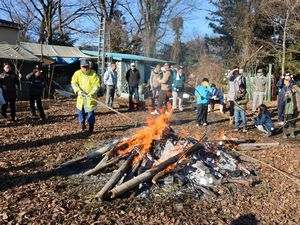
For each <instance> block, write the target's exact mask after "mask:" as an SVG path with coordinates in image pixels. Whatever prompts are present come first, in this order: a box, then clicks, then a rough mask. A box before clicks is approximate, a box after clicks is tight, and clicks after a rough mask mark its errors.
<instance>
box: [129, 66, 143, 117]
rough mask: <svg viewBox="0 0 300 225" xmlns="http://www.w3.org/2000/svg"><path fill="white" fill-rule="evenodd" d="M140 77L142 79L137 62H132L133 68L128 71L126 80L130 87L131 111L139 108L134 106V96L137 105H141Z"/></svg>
mask: <svg viewBox="0 0 300 225" xmlns="http://www.w3.org/2000/svg"><path fill="white" fill-rule="evenodd" d="M140 79H141V75H140V72H139V71H138V69H136V66H135V63H131V68H130V69H129V70H128V71H127V72H126V81H127V83H128V89H129V111H132V110H137V108H135V107H134V103H133V100H132V97H133V96H134V99H135V103H136V104H137V106H138V105H139V101H140V97H139V83H140Z"/></svg>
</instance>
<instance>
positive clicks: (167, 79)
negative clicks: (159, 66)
mask: <svg viewBox="0 0 300 225" xmlns="http://www.w3.org/2000/svg"><path fill="white" fill-rule="evenodd" d="M158 82H159V83H160V85H161V87H160V91H159V96H158V109H159V113H166V114H169V112H168V106H169V98H170V96H171V87H172V75H171V71H170V69H169V64H168V63H165V64H164V67H163V75H162V78H159V79H158Z"/></svg>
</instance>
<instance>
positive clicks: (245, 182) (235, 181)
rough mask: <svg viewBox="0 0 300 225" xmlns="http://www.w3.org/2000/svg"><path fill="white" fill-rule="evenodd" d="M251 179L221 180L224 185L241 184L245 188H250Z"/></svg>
mask: <svg viewBox="0 0 300 225" xmlns="http://www.w3.org/2000/svg"><path fill="white" fill-rule="evenodd" d="M252 182H253V181H252V179H233V178H231V179H229V178H228V179H227V178H224V179H222V182H221V183H222V184H226V183H236V184H242V185H245V186H247V187H250V186H251V184H252Z"/></svg>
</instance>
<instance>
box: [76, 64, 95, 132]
mask: <svg viewBox="0 0 300 225" xmlns="http://www.w3.org/2000/svg"><path fill="white" fill-rule="evenodd" d="M89 67H90V63H89V61H88V60H87V59H82V60H80V70H77V71H76V72H75V73H74V75H73V77H72V81H71V85H72V88H73V90H74V92H75V93H76V94H77V95H78V97H77V104H76V108H77V113H78V120H79V122H80V124H81V129H82V131H84V130H85V129H86V125H85V119H87V121H88V123H89V132H90V133H92V132H93V131H94V124H95V113H94V110H95V109H96V108H97V102H95V101H94V100H93V98H96V97H97V92H98V90H99V88H100V80H99V77H98V75H97V74H96V73H95V71H93V70H91V69H90V68H89ZM86 113H87V118H86Z"/></svg>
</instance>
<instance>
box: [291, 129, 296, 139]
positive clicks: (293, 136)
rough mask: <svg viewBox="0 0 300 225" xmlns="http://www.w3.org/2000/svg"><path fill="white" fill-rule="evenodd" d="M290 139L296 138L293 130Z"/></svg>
mask: <svg viewBox="0 0 300 225" xmlns="http://www.w3.org/2000/svg"><path fill="white" fill-rule="evenodd" d="M290 138H296V136H295V128H292V132H291V133H290Z"/></svg>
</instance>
